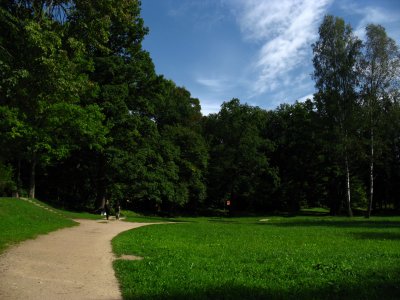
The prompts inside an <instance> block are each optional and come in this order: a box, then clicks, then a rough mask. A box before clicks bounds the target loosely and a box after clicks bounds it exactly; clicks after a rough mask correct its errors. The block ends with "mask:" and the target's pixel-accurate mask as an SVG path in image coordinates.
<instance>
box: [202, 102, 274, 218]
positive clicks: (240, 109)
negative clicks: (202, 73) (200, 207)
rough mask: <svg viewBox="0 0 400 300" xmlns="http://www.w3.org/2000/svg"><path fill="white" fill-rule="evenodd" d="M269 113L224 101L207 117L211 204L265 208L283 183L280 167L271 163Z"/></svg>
mask: <svg viewBox="0 0 400 300" xmlns="http://www.w3.org/2000/svg"><path fill="white" fill-rule="evenodd" d="M266 123H267V112H265V111H263V110H261V109H260V108H258V107H251V106H249V105H247V104H240V101H239V100H238V99H232V100H231V101H229V102H224V103H223V104H222V107H221V111H220V112H219V113H218V114H216V115H211V116H209V117H207V118H206V121H205V124H204V128H205V129H204V130H205V135H206V140H207V142H208V143H209V147H210V163H209V171H208V185H209V199H208V201H209V204H210V205H215V206H217V207H220V206H221V204H222V203H223V202H224V201H225V200H228V199H229V200H231V201H232V207H234V208H235V209H242V210H244V209H262V208H265V207H266V206H267V205H268V203H270V202H271V198H272V194H273V192H274V191H275V190H276V188H277V186H278V185H279V176H278V170H277V168H274V167H273V166H271V164H270V155H271V152H272V151H273V149H274V145H273V143H272V142H271V141H270V140H269V139H268V138H267V136H266V133H265V131H266Z"/></svg>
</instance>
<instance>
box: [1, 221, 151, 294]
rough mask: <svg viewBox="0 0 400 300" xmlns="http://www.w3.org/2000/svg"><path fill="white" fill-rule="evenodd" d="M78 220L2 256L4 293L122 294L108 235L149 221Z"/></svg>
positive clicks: (2, 290) (110, 235) (111, 235)
mask: <svg viewBox="0 0 400 300" xmlns="http://www.w3.org/2000/svg"><path fill="white" fill-rule="evenodd" d="M76 221H77V222H79V223H80V225H79V226H76V227H72V228H66V229H61V230H58V231H55V232H52V233H50V234H48V235H42V236H39V237H38V238H37V239H35V240H28V241H25V242H23V243H21V244H19V245H17V246H15V247H12V248H11V249H9V250H8V251H6V253H4V254H3V255H1V256H0V299H2V300H6V299H12V300H16V299H107V300H111V299H121V294H120V291H119V286H118V282H117V279H116V278H115V275H114V270H113V268H112V262H113V260H114V259H115V256H114V255H113V253H112V250H111V242H110V241H111V239H112V238H113V237H114V236H116V235H117V234H119V233H120V232H122V231H125V230H129V229H133V228H137V227H141V226H145V225H149V224H143V223H128V222H122V221H109V222H108V223H106V222H105V221H92V220H76Z"/></svg>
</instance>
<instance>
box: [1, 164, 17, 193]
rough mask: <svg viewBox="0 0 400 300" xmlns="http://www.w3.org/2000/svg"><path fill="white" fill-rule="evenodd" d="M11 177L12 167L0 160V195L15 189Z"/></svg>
mask: <svg viewBox="0 0 400 300" xmlns="http://www.w3.org/2000/svg"><path fill="white" fill-rule="evenodd" d="M13 177H14V176H13V169H12V167H11V166H10V165H5V164H4V163H3V162H2V161H0V196H6V195H11V193H12V192H14V191H16V185H15V182H14V180H13Z"/></svg>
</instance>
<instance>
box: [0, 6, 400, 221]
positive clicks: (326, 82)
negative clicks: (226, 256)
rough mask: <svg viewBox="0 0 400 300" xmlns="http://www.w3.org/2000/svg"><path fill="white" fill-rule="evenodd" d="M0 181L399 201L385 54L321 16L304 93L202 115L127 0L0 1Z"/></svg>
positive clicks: (384, 43) (192, 206)
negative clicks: (310, 89) (156, 60)
mask: <svg viewBox="0 0 400 300" xmlns="http://www.w3.org/2000/svg"><path fill="white" fill-rule="evenodd" d="M0 3H1V8H0V9H1V11H0V25H1V26H0V28H1V36H0V74H1V75H0V76H1V77H0V126H1V131H0V193H1V194H3V195H9V194H14V195H15V196H21V195H22V196H29V197H32V198H33V197H38V198H40V199H44V200H47V201H53V202H56V203H57V204H59V205H62V206H65V207H70V208H81V209H83V208H85V209H92V210H95V209H97V208H99V207H101V206H102V205H103V204H104V201H105V199H109V200H111V201H112V202H113V203H120V204H121V205H122V206H123V207H126V208H131V209H134V210H140V211H147V212H159V213H161V212H168V213H171V212H176V211H185V212H190V213H202V212H204V211H205V210H207V209H221V208H224V206H225V204H226V201H227V200H230V201H231V209H232V210H236V211H281V210H285V211H293V212H295V211H297V210H298V209H299V208H301V207H311V206H325V207H329V208H330V209H331V213H332V214H337V213H340V212H342V211H347V213H348V214H349V215H351V214H352V209H354V208H371V209H377V208H378V209H381V208H397V209H398V208H399V207H400V196H399V195H400V186H399V185H398V182H400V96H399V75H400V74H399V70H400V66H399V65H400V57H399V50H398V47H397V45H396V44H395V42H394V41H393V40H392V39H390V38H389V37H388V36H387V35H386V32H385V29H384V28H383V27H381V26H379V25H369V26H368V27H367V29H366V33H367V34H366V35H367V38H366V42H365V43H361V41H360V40H359V39H358V38H357V37H356V36H354V34H353V33H352V30H351V28H350V26H348V25H346V24H345V22H344V21H343V20H342V19H340V18H335V17H332V16H327V17H325V19H324V21H323V23H322V24H321V27H320V32H319V33H320V36H319V39H318V41H317V42H316V43H315V44H314V45H312V48H313V53H314V59H313V63H314V74H313V76H314V79H315V82H316V89H317V92H316V94H315V95H314V99H311V100H307V101H306V102H304V103H298V102H296V103H295V104H293V105H288V104H284V105H281V106H280V107H278V108H277V109H276V110H273V111H267V110H263V109H261V108H258V107H252V106H249V105H247V104H241V103H240V101H239V100H238V99H233V100H231V101H229V102H225V103H224V104H223V105H222V106H221V110H220V112H219V113H217V114H212V115H209V116H202V115H201V111H200V103H199V100H198V99H195V98H193V97H191V95H190V92H189V91H187V90H186V89H185V88H182V87H178V86H176V84H175V83H174V82H172V81H171V80H167V79H165V78H164V77H163V76H161V75H158V74H156V72H155V68H154V65H153V63H152V60H151V58H150V55H149V53H147V52H146V51H144V50H143V49H142V47H141V43H142V41H143V38H144V37H145V35H146V34H147V32H148V29H147V28H146V27H145V25H144V22H143V20H142V18H141V16H140V1H135V0H109V1H78V0H76V1H68V0H64V1H63V0H59V1H48V0H43V1H28V0H25V1H23V0H20V1H17V0H14V1H2V2H0Z"/></svg>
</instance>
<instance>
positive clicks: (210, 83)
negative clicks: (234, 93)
mask: <svg viewBox="0 0 400 300" xmlns="http://www.w3.org/2000/svg"><path fill="white" fill-rule="evenodd" d="M196 82H197V83H199V84H201V85H202V86H204V87H205V88H206V89H208V90H210V91H213V92H217V93H219V92H222V91H224V90H225V89H226V88H227V85H228V82H227V80H225V79H217V78H197V79H196Z"/></svg>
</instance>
